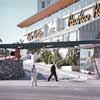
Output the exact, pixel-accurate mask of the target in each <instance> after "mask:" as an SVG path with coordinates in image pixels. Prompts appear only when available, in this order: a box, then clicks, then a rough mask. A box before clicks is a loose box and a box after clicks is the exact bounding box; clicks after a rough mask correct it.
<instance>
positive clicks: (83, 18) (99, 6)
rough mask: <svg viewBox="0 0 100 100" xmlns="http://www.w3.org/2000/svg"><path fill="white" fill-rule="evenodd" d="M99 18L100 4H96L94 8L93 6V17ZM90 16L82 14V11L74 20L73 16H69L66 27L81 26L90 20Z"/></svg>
mask: <svg viewBox="0 0 100 100" xmlns="http://www.w3.org/2000/svg"><path fill="white" fill-rule="evenodd" d="M99 16H100V3H96V5H95V6H93V17H94V18H96V17H99ZM91 17H92V16H91V15H90V14H86V15H85V14H84V11H83V10H82V11H81V12H80V14H79V15H78V17H77V18H75V16H74V15H70V16H69V18H68V26H74V25H77V24H81V23H83V22H86V21H89V20H90V19H91Z"/></svg>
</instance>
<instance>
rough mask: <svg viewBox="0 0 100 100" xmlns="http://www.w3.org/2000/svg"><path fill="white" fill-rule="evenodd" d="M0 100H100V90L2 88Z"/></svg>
mask: <svg viewBox="0 0 100 100" xmlns="http://www.w3.org/2000/svg"><path fill="white" fill-rule="evenodd" d="M0 100H100V88H98V87H25V86H23V87H22V86H21V87H20V86H14V87H13V86H11V87H9V86H5V87H3V86H2V87H1V86H0Z"/></svg>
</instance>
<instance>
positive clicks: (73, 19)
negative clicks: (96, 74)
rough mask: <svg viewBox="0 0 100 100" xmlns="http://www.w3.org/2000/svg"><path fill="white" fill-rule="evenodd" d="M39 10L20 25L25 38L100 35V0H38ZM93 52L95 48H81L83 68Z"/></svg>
mask: <svg viewBox="0 0 100 100" xmlns="http://www.w3.org/2000/svg"><path fill="white" fill-rule="evenodd" d="M43 2H45V3H43ZM54 8H55V9H54ZM38 11H39V12H38V13H37V14H36V15H33V16H32V17H31V18H29V19H27V20H25V21H24V22H22V23H20V24H19V25H18V26H19V27H20V28H24V29H25V31H26V32H25V34H24V41H25V42H52V41H54V42H56V41H80V40H96V39H100V37H99V36H100V0H38ZM84 53H85V54H84ZM91 56H93V49H89V48H88V49H87V48H86V49H80V66H81V68H83V67H84V66H87V61H86V60H87V58H89V57H91ZM83 59H84V60H83ZM89 66H90V65H89ZM84 68H85V67H84ZM86 68H87V67H86Z"/></svg>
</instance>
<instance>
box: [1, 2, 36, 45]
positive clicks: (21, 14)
mask: <svg viewBox="0 0 100 100" xmlns="http://www.w3.org/2000/svg"><path fill="white" fill-rule="evenodd" d="M36 10H37V3H36V0H0V38H1V39H2V43H15V42H18V41H19V40H20V39H21V37H22V36H23V34H22V33H23V30H22V29H21V28H19V27H17V25H18V24H19V23H21V22H22V21H24V20H25V19H27V18H29V17H30V16H32V15H34V13H36Z"/></svg>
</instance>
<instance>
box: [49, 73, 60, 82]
mask: <svg viewBox="0 0 100 100" xmlns="http://www.w3.org/2000/svg"><path fill="white" fill-rule="evenodd" d="M53 75H54V77H55V79H56V81H58V78H57V74H56V72H51V75H50V76H49V78H48V81H50V79H51V77H52V76H53Z"/></svg>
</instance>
